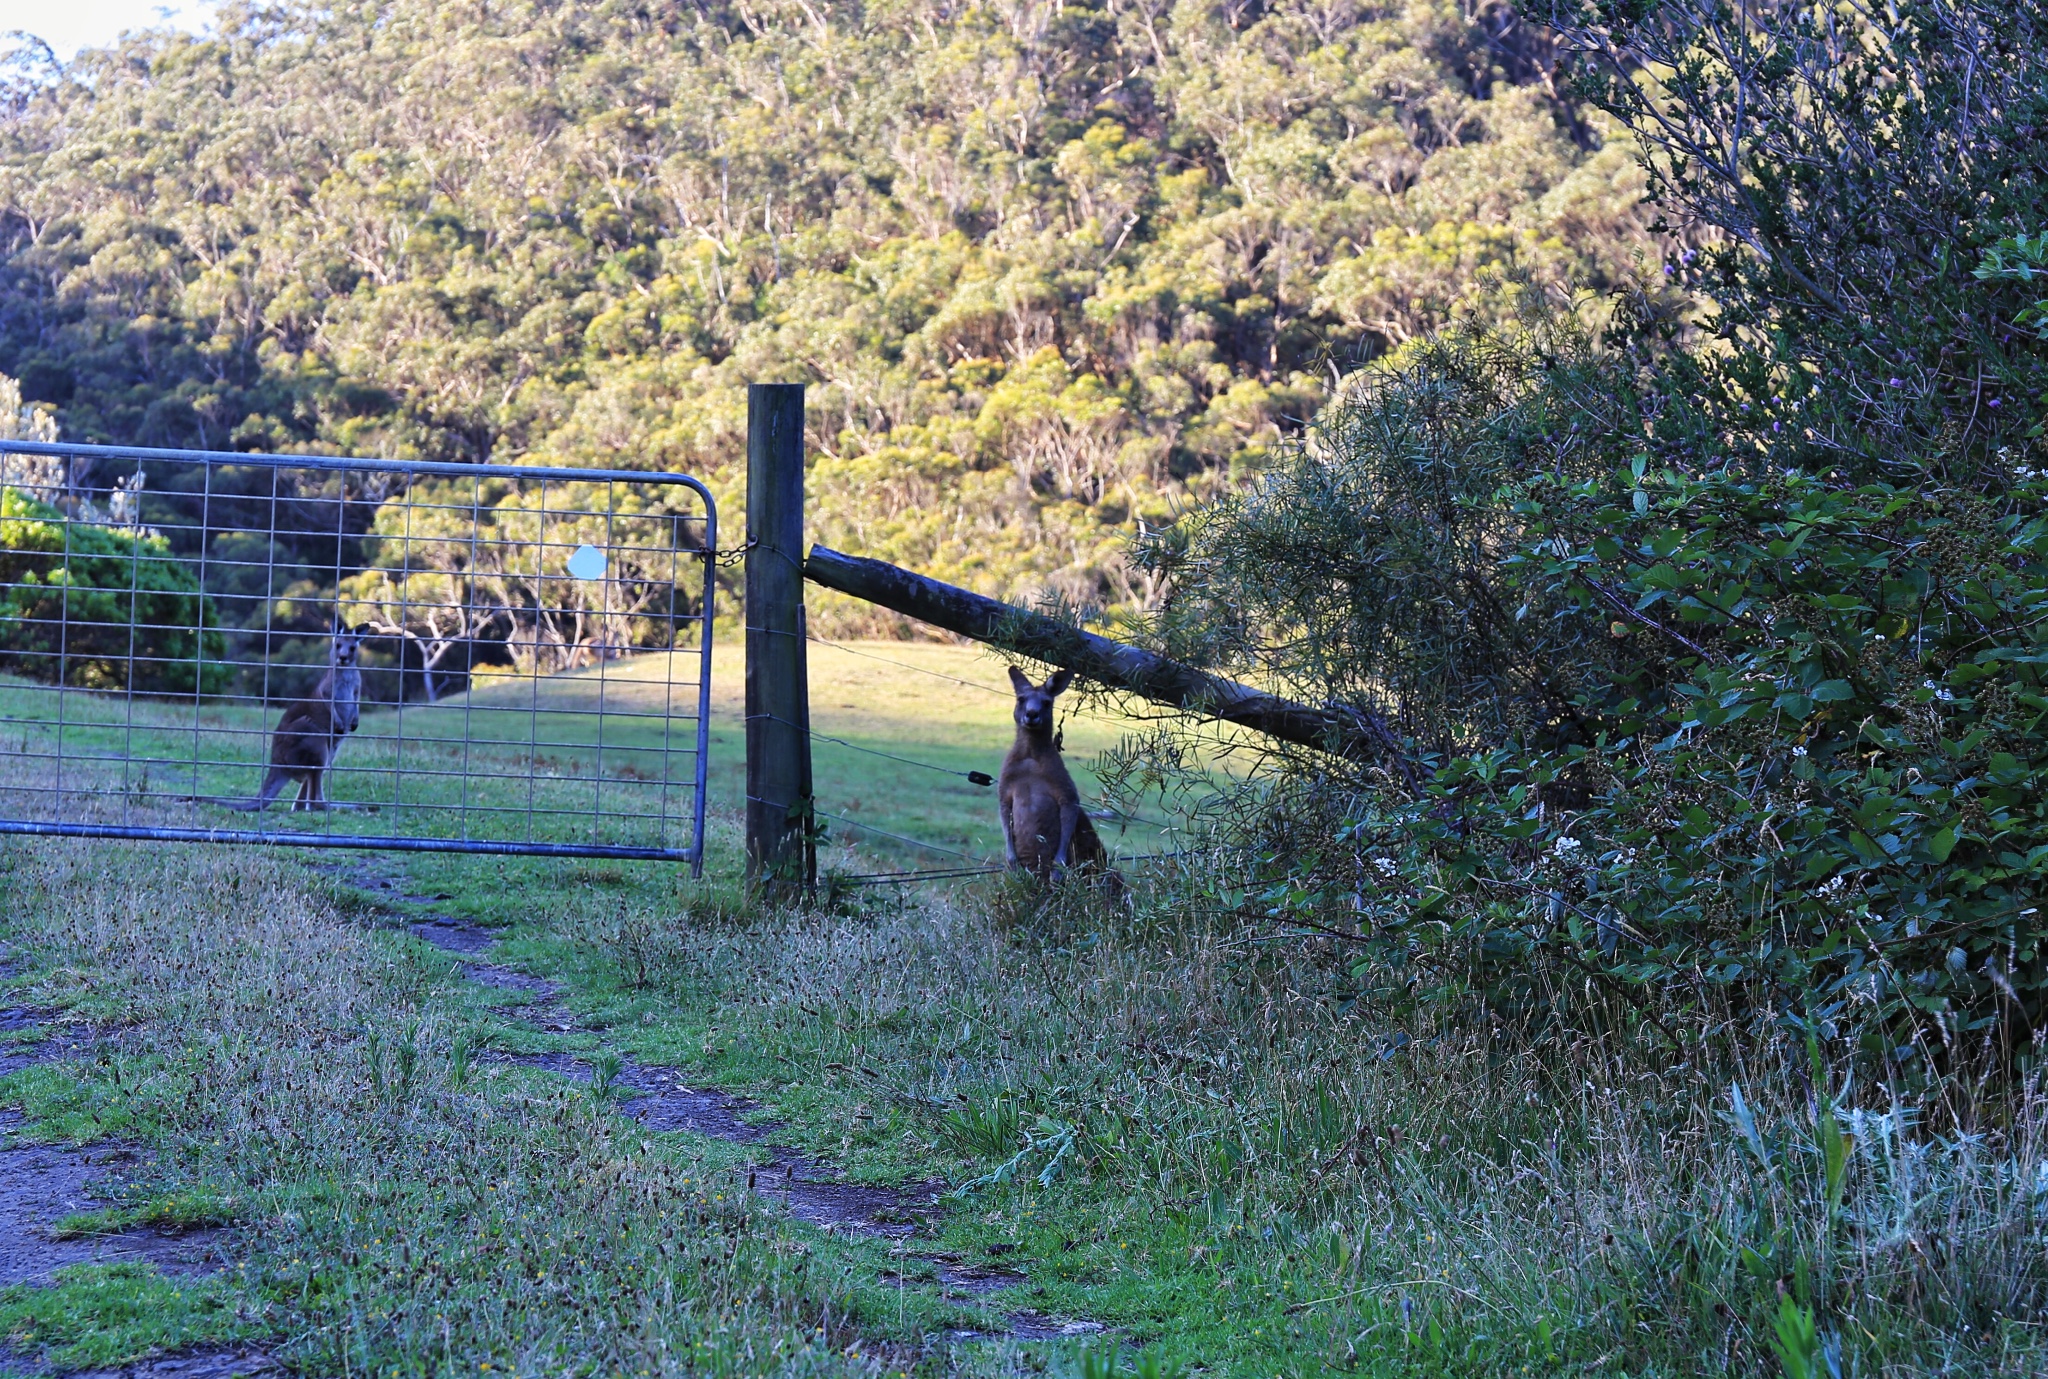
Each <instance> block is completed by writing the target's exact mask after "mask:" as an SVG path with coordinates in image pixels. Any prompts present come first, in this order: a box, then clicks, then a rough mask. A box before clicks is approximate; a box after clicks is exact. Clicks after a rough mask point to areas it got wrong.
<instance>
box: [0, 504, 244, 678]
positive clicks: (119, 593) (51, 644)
mask: <svg viewBox="0 0 2048 1379" xmlns="http://www.w3.org/2000/svg"><path fill="white" fill-rule="evenodd" d="M216 621H217V620H216V619H215V617H214V615H213V607H212V601H211V600H209V599H207V598H206V597H205V596H204V595H203V594H202V593H201V592H200V589H199V581H198V580H197V579H196V578H194V577H193V574H192V572H191V571H190V570H189V569H187V568H186V567H185V565H184V564H183V563H182V562H181V561H179V560H177V559H175V558H173V557H172V555H171V553H170V544H169V543H168V542H167V541H165V540H164V539H163V538H162V537H161V536H157V535H154V534H150V533H146V532H127V531H121V530H118V529H116V528H112V527H105V526H97V525H94V524H91V523H87V522H68V521H67V520H66V519H65V516H64V514H63V513H61V512H59V511H58V510H57V509H56V508H53V507H51V506H50V505H49V504H47V503H43V502H39V501H38V500H36V499H34V498H31V497H29V496H28V495H27V494H25V493H23V492H21V491H20V490H18V489H12V488H8V489H0V665H5V666H6V667H7V668H8V669H10V670H14V671H16V672H18V673H20V674H23V675H27V676H30V677H31V678H34V679H37V680H48V681H51V682H54V683H60V684H67V685H76V686H79V687H81V688H84V689H125V690H142V691H148V692H151V693H171V694H178V693H185V694H189V693H192V692H193V691H195V690H197V691H199V692H201V693H208V694H211V693H218V692H219V691H220V690H221V688H222V687H223V686H224V685H225V684H226V678H227V668H226V667H225V666H224V665H222V664H220V662H221V659H222V658H223V657H224V656H225V655H226V651H227V644H226V641H225V639H224V638H223V637H222V635H221V634H220V633H219V632H217V631H215V630H214V627H215V624H216Z"/></svg>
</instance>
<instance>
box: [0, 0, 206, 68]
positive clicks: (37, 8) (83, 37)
mask: <svg viewBox="0 0 2048 1379" xmlns="http://www.w3.org/2000/svg"><path fill="white" fill-rule="evenodd" d="M213 4H214V0H0V34H4V33H7V32H8V31H10V30H13V29H23V30H26V31H27V32H29V33H32V34H34V35H35V36H36V37H37V38H40V39H42V40H43V42H45V43H47V44H49V45H50V47H51V49H52V50H53V51H55V53H56V54H57V56H58V57H60V58H62V59H64V60H65V61H67V62H68V61H70V60H71V59H72V58H73V57H75V56H77V54H78V50H79V49H80V48H97V47H100V46H102V45H103V44H107V43H111V42H113V41H114V40H115V39H116V38H118V37H120V36H121V33H122V31H123V30H126V29H153V28H158V27H160V26H162V25H164V24H171V25H175V26H176V27H178V28H181V29H186V30H189V31H191V32H195V33H196V32H198V31H199V30H200V29H202V28H204V27H205V25H206V19H207V15H208V14H209V13H210V12H211V11H212V9H213Z"/></svg>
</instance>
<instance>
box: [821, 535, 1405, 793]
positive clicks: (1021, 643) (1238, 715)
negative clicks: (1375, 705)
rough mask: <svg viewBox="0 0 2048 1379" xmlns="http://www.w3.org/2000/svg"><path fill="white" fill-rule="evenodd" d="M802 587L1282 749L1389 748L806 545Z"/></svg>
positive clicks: (1153, 660)
mask: <svg viewBox="0 0 2048 1379" xmlns="http://www.w3.org/2000/svg"><path fill="white" fill-rule="evenodd" d="M804 578H806V579H808V580H810V581H811V582H812V583H814V584H820V585H823V586H824V587H825V588H827V589H836V590H838V591H839V592H840V593H842V594H851V595H852V596H853V597H855V598H857V599H864V600H866V601H867V602H869V603H872V604H876V605H878V606H880V607H883V608H887V609H890V610H891V611H893V612H897V613H901V614H903V615H904V616H905V617H911V618H916V619H917V620H918V621H919V622H927V623H930V624H931V625H932V626H934V627H939V628H944V629H945V630H946V631H948V632H955V633H958V634H959V635H960V636H963V637H971V638H973V639H974V640H975V641H978V642H986V643H987V644H988V645H990V646H993V647H995V648H997V649H998V650H1001V651H1008V652H1011V653H1013V654H1016V655H1020V656H1028V657H1030V658H1032V659H1033V660H1038V661H1044V662H1047V663H1048V664H1051V665H1056V666H1062V667H1064V668H1066V669H1068V670H1071V671H1073V672H1074V673H1075V674H1077V675H1085V676H1087V677H1088V678H1089V679H1091V680H1095V681H1098V682H1099V683H1101V684H1105V685H1108V686H1110V687H1111V688H1113V689H1120V690H1128V691H1130V692H1131V693H1133V694H1138V695H1143V696H1144V697H1145V698H1147V699H1150V700H1153V701H1155V702H1157V703H1161V704H1165V705H1168V706H1170V707H1172V708H1176V709H1181V710H1184V711H1186V712H1188V713H1192V714H1197V715H1200V716H1202V717H1206V718H1216V719H1221V720H1222V721H1224V722H1226V723H1236V724H1239V725H1240V726H1242V727H1246V728H1252V729H1255V730H1257V731H1259V732H1262V733H1265V734H1266V735H1268V736H1269V737H1277V738H1279V739H1281V740H1282V741H1284V742H1293V743H1298V744H1300V745H1302V746H1305V747H1313V748H1316V749H1317V750H1319V751H1325V752H1332V753H1335V754H1337V755H1339V756H1345V757H1354V758H1365V757H1376V756H1380V755H1382V754H1383V753H1385V752H1386V751H1387V750H1388V749H1389V748H1390V747H1392V746H1393V745H1394V741H1393V738H1392V737H1391V735H1390V734H1389V733H1388V732H1387V730H1386V727H1385V725H1384V724H1382V723H1381V722H1379V721H1378V720H1377V719H1374V718H1371V717H1369V716H1366V715H1361V714H1352V713H1347V712H1342V711H1329V710H1323V709H1315V708H1311V707H1309V706H1308V705H1306V704H1299V703H1296V702H1295V701H1294V700H1291V699H1282V698H1280V697H1279V696H1278V695H1272V694H1267V693H1264V692H1263V691H1261V690H1255V689H1253V688H1251V687H1250V686H1249V685H1241V684H1239V683H1237V682H1236V681H1235V680H1226V679H1224V678H1223V677H1222V676H1219V675H1211V674H1209V673H1208V672H1206V671H1202V670H1197V669H1195V668H1194V667H1193V666H1189V665H1184V664H1182V663H1181V662H1179V661H1173V660H1169V659H1167V658H1166V657H1164V656H1159V655H1155V654H1153V653H1152V652H1149V651H1144V650H1141V649H1139V648H1138V647H1135V646H1129V645H1126V644H1125V643H1123V642H1113V641H1111V640H1109V638H1107V637H1098V636H1096V635H1095V634H1094V633H1092V632H1084V631H1082V630H1081V629H1079V628H1076V627H1070V626H1068V625H1067V624H1066V623H1063V622H1060V621H1059V620H1058V619H1056V618H1050V617H1047V616H1046V615H1045V614H1043V613H1034V612H1032V611H1031V610H1029V609H1025V608H1019V607H1017V606H1015V605H1014V604H1008V603H1002V602H999V601H998V600H996V599H992V598H987V597H985V596H983V595H981V594H976V593H971V592H969V591H968V590H966V589H962V588H959V587H958V586H956V585H952V584H944V583H941V582H940V581H938V580H936V579H927V578H926V577H925V576H923V575H920V574H914V573H912V572H911V571H909V570H906V569H903V568H902V567H900V566H896V565H891V564H889V563H888V562H886V561H881V560H868V559H865V558H863V557H861V556H852V555H844V554H842V553H841V552H839V551H834V550H830V549H827V548H826V547H824V546H813V547H811V553H810V556H809V558H808V559H806V560H805V561H804Z"/></svg>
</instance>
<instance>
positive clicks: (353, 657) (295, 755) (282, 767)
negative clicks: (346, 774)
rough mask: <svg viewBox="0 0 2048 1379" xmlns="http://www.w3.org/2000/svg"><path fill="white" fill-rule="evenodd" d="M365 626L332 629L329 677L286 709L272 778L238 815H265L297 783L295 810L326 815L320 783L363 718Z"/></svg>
mask: <svg viewBox="0 0 2048 1379" xmlns="http://www.w3.org/2000/svg"><path fill="white" fill-rule="evenodd" d="M370 632H371V628H370V625H369V624H368V623H364V624H363V625H362V626H361V627H358V628H356V629H355V630H354V631H350V630H349V629H348V628H347V627H345V626H343V625H342V624H341V623H340V622H336V623H335V624H334V640H333V641H332V642H330V643H329V644H328V649H327V673H326V674H325V675H323V676H321V677H320V683H319V684H317V685H315V686H314V687H313V697H312V698H310V699H301V700H299V701H298V702H297V703H294V704H292V705H291V706H290V707H288V708H287V709H285V711H284V717H283V718H281V719H279V720H278V722H277V731H276V732H275V733H273V734H271V738H270V774H268V775H266V776H265V777H264V778H263V789H262V791H261V792H260V793H258V794H257V796H256V798H255V799H253V800H249V801H247V802H245V803H241V804H237V805H236V806H235V808H237V809H247V810H252V811H253V810H263V809H267V808H269V807H270V802H271V801H272V800H274V799H276V798H277V795H278V792H279V791H280V790H283V789H284V787H285V785H286V784H287V783H288V782H291V781H294V780H296V781H297V782H298V783H299V797H298V799H296V800H294V801H292V808H293V809H325V808H327V794H326V791H325V790H324V789H323V788H322V786H321V777H322V775H324V774H325V773H326V772H327V770H328V769H329V768H331V767H332V766H333V765H334V754H335V753H336V752H338V751H340V750H341V740H342V739H343V738H345V737H347V736H348V735H349V734H350V733H352V732H354V731H355V730H356V725H357V724H358V723H360V722H361V721H362V717H363V669H362V666H361V665H359V664H358V663H357V658H358V656H359V655H360V653H361V651H362V646H363V638H365V637H367V636H369V635H370Z"/></svg>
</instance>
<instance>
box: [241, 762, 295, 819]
mask: <svg viewBox="0 0 2048 1379" xmlns="http://www.w3.org/2000/svg"><path fill="white" fill-rule="evenodd" d="M290 780H291V777H290V776H287V775H286V774H285V773H284V772H283V771H281V770H279V769H278V768H277V767H275V766H273V767H271V768H270V774H269V775H267V776H265V777H264V778H263V789H262V790H261V791H259V792H258V793H257V796H256V798H255V799H253V800H236V801H235V802H234V803H232V804H230V805H229V806H228V808H229V809H239V810H241V811H242V812H243V813H244V814H259V813H261V812H262V811H264V810H266V809H268V808H270V802H271V801H272V800H274V799H276V798H277V794H278V792H279V791H280V790H282V789H284V787H285V785H286V783H287V782H289V781H290Z"/></svg>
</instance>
